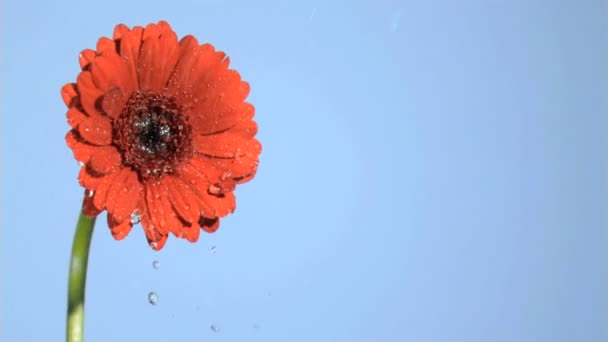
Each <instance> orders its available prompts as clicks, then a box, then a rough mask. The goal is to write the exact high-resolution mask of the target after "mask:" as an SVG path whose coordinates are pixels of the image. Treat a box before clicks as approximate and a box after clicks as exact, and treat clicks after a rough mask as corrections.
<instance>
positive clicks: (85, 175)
mask: <svg viewBox="0 0 608 342" xmlns="http://www.w3.org/2000/svg"><path fill="white" fill-rule="evenodd" d="M103 178H104V176H103V175H97V174H93V171H92V170H89V168H88V167H86V166H83V167H81V168H80V172H79V173H78V182H79V183H80V185H81V186H82V187H83V188H87V189H89V190H95V189H97V188H98V187H99V184H100V183H101V181H102V180H103Z"/></svg>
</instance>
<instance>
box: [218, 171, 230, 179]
mask: <svg viewBox="0 0 608 342" xmlns="http://www.w3.org/2000/svg"><path fill="white" fill-rule="evenodd" d="M231 176H232V171H230V170H227V171H224V173H222V175H221V176H220V180H222V181H225V180H226V179H228V178H230V177H231Z"/></svg>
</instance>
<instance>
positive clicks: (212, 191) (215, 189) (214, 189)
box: [209, 184, 222, 195]
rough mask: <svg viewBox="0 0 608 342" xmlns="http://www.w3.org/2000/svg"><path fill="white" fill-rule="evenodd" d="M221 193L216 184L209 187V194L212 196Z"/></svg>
mask: <svg viewBox="0 0 608 342" xmlns="http://www.w3.org/2000/svg"><path fill="white" fill-rule="evenodd" d="M221 191H222V188H220V186H219V185H218V184H211V185H209V193H210V194H213V195H219V194H220V192H221Z"/></svg>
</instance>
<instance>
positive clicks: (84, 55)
mask: <svg viewBox="0 0 608 342" xmlns="http://www.w3.org/2000/svg"><path fill="white" fill-rule="evenodd" d="M95 56H97V53H96V52H95V51H93V50H91V49H86V50H82V52H81V53H80V56H79V58H78V62H79V63H80V68H81V69H82V70H86V69H88V68H89V67H90V65H91V63H92V62H93V60H94V59H95Z"/></svg>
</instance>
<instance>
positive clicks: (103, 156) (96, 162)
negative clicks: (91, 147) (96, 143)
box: [88, 146, 121, 175]
mask: <svg viewBox="0 0 608 342" xmlns="http://www.w3.org/2000/svg"><path fill="white" fill-rule="evenodd" d="M120 165H121V157H120V153H119V152H118V151H117V150H116V148H115V147H114V146H102V147H99V148H98V149H96V150H95V152H94V153H93V155H92V156H91V159H90V160H89V162H88V167H90V168H91V170H92V171H93V172H95V173H96V174H100V175H105V174H108V173H111V172H114V171H116V170H117V169H118V168H119V167H120Z"/></svg>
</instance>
